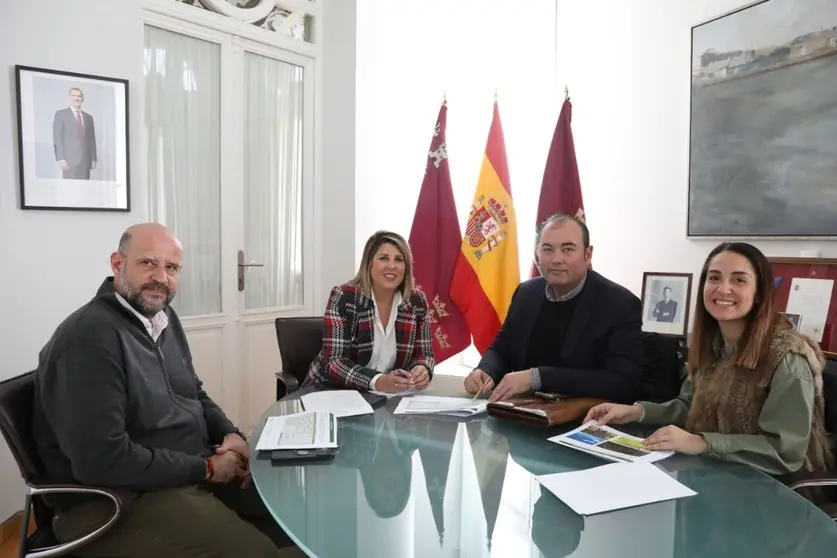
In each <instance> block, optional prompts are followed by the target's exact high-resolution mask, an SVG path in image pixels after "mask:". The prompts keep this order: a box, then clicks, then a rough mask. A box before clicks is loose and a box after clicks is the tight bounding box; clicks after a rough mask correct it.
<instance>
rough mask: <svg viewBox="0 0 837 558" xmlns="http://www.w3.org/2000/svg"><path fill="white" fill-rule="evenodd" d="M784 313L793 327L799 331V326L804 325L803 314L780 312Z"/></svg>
mask: <svg viewBox="0 0 837 558" xmlns="http://www.w3.org/2000/svg"><path fill="white" fill-rule="evenodd" d="M779 313H780V314H781V315H783V316H784V317H785V318H787V320H788V321H789V322H790V324H791V326H792V327H793V330H794V331H797V332H798V331H799V328H800V327H801V326H802V314H791V313H788V312H779Z"/></svg>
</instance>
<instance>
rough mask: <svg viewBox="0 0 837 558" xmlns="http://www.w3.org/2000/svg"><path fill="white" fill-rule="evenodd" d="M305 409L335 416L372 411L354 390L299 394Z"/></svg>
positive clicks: (365, 413) (366, 413) (362, 413)
mask: <svg viewBox="0 0 837 558" xmlns="http://www.w3.org/2000/svg"><path fill="white" fill-rule="evenodd" d="M300 399H302V404H303V405H304V406H305V410H306V411H323V412H326V413H331V414H333V415H335V416H337V417H354V416H358V415H369V414H372V413H374V412H375V411H374V409H372V405H370V404H369V402H368V401H367V400H366V399H364V398H363V396H362V395H361V394H360V393H358V392H357V391H355V390H350V389H335V390H328V391H315V392H312V393H306V394H305V395H302V396H300Z"/></svg>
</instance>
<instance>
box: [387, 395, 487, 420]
mask: <svg viewBox="0 0 837 558" xmlns="http://www.w3.org/2000/svg"><path fill="white" fill-rule="evenodd" d="M487 406H488V401H487V400H485V399H476V400H474V399H472V398H469V397H442V396H436V395H414V396H412V397H407V398H404V399H402V400H401V401H399V402H398V407H396V408H395V411H393V414H394V415H451V416H457V417H470V416H474V415H478V414H481V413H484V412H486V410H487Z"/></svg>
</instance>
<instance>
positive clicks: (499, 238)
mask: <svg viewBox="0 0 837 558" xmlns="http://www.w3.org/2000/svg"><path fill="white" fill-rule="evenodd" d="M516 223H517V220H516V218H515V215H514V204H513V202H512V195H511V182H510V181H509V166H508V164H507V162H506V148H505V144H504V140H503V126H502V124H501V123H500V109H499V108H498V106H497V101H496V99H495V101H494V116H493V118H492V120H491V129H490V130H489V131H488V142H487V143H486V146H485V156H484V157H483V159H482V169H480V176H479V180H478V181H477V190H476V193H475V194H474V202H473V203H472V204H471V212H470V215H469V216H468V224H467V225H466V226H465V235H464V236H463V238H462V246H461V248H460V252H459V256H458V258H457V260H456V268H455V270H454V275H453V282H452V283H451V289H450V296H451V300H453V302H454V303H455V304H456V305H457V306H458V307H459V309H460V310H462V313H463V314H465V320H466V321H467V322H468V327H469V329H470V330H471V335H472V336H473V338H474V345H475V346H476V348H477V350H478V351H479V352H480V354H485V351H487V350H488V348H489V347H490V346H491V343H492V342H493V341H494V337H495V336H496V335H497V332H498V331H499V329H500V326H501V325H502V323H503V320H505V319H506V313H507V311H508V309H509V304H510V303H511V297H512V294H514V291H515V289H516V288H517V286H518V285H519V284H520V261H519V259H518V254H517V224H516Z"/></svg>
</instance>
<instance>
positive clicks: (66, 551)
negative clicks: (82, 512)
mask: <svg viewBox="0 0 837 558" xmlns="http://www.w3.org/2000/svg"><path fill="white" fill-rule="evenodd" d="M34 391H35V373H34V372H29V373H27V374H24V375H22V376H17V377H15V378H11V379H9V380H6V381H4V382H0V431H2V432H3V437H4V438H5V439H6V443H8V444H9V449H11V451H12V455H13V456H14V458H15V461H16V462H17V466H18V468H19V469H20V476H21V477H23V481H24V482H25V484H26V499H25V501H24V507H23V523H22V524H23V526H22V528H21V533H20V551H19V557H20V558H53V557H55V556H70V553H71V552H72V551H73V550H76V549H78V548H81V547H83V546H84V545H86V544H88V543H90V542H91V541H93V540H95V539H96V538H98V537H100V536H101V535H102V534H104V533H105V532H106V531H108V529H110V528H111V527H113V525H114V524H115V523H116V522H117V520H118V519H119V517H120V515H121V513H122V501H121V500H120V498H119V496H117V495H116V494H115V493H113V492H112V491H110V490H107V489H103V488H91V487H87V486H81V485H73V484H62V485H56V484H48V483H46V482H45V481H44V478H43V466H42V464H41V461H40V458H39V457H38V452H37V449H36V445H35V440H34V439H33V437H32V406H33V399H34ZM67 493H77V494H97V495H100V496H103V497H105V498H109V499H110V500H111V501H112V502H113V505H114V511H113V515H112V517H111V518H110V519H109V520H108V522H107V523H105V524H104V525H102V526H101V527H99V528H98V529H96V530H95V531H93V532H91V533H89V534H87V535H85V536H83V537H81V538H79V539H77V540H75V541H71V542H68V543H64V544H58V541H56V540H55V535H54V534H53V531H52V518H53V517H54V515H55V512H54V511H53V510H52V509H51V508H50V507H49V506H47V505H46V503H45V502H44V499H43V495H45V494H67ZM32 512H33V513H34V515H35V525H36V526H37V528H36V530H35V532H34V533H32V535H31V536H27V533H28V531H29V529H28V527H29V520H30V513H32Z"/></svg>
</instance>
